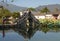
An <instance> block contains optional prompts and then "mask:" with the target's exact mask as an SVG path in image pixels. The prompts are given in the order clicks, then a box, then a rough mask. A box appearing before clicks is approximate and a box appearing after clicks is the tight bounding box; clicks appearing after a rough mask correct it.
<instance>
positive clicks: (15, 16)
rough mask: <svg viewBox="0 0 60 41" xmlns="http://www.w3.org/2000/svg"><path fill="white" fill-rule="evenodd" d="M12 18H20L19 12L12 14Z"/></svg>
mask: <svg viewBox="0 0 60 41" xmlns="http://www.w3.org/2000/svg"><path fill="white" fill-rule="evenodd" d="M12 16H13V17H14V18H18V17H19V16H20V13H19V12H13V14H12Z"/></svg>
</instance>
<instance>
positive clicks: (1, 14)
mask: <svg viewBox="0 0 60 41" xmlns="http://www.w3.org/2000/svg"><path fill="white" fill-rule="evenodd" d="M11 15H12V13H11V12H10V11H9V10H7V9H5V8H3V9H0V18H1V17H4V16H11Z"/></svg>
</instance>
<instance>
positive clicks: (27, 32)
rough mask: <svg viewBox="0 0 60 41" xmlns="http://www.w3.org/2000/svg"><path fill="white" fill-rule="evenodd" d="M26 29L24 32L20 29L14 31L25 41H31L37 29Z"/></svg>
mask: <svg viewBox="0 0 60 41" xmlns="http://www.w3.org/2000/svg"><path fill="white" fill-rule="evenodd" d="M27 29H28V30H27ZM27 29H26V30H24V29H21V28H20V29H18V28H16V29H15V31H16V32H18V33H19V34H20V35H22V36H23V37H24V40H25V41H28V39H31V37H33V35H34V34H35V32H36V31H37V28H33V27H32V26H31V27H28V28H27Z"/></svg>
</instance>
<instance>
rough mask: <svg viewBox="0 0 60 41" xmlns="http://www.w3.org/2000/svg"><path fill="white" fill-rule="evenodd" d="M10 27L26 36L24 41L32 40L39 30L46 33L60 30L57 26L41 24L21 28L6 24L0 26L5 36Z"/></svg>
mask: <svg viewBox="0 0 60 41" xmlns="http://www.w3.org/2000/svg"><path fill="white" fill-rule="evenodd" d="M9 29H12V30H14V31H15V32H16V33H18V34H19V35H21V36H22V37H24V41H28V40H30V39H31V38H32V37H33V36H34V34H35V33H36V32H37V31H42V32H44V33H45V34H46V33H47V32H60V28H59V27H57V26H55V27H48V26H47V25H43V26H42V25H41V26H37V27H35V26H34V27H33V26H29V27H24V28H22V27H21V28H18V27H12V28H5V26H4V27H3V28H0V31H1V30H2V35H3V37H5V32H6V31H8V30H9Z"/></svg>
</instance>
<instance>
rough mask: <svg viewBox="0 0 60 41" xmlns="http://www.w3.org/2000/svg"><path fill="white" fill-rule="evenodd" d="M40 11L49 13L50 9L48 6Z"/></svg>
mask: <svg viewBox="0 0 60 41" xmlns="http://www.w3.org/2000/svg"><path fill="white" fill-rule="evenodd" d="M40 12H41V13H45V14H47V13H48V12H50V10H49V9H48V8H47V7H45V8H43V9H42V10H40Z"/></svg>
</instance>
